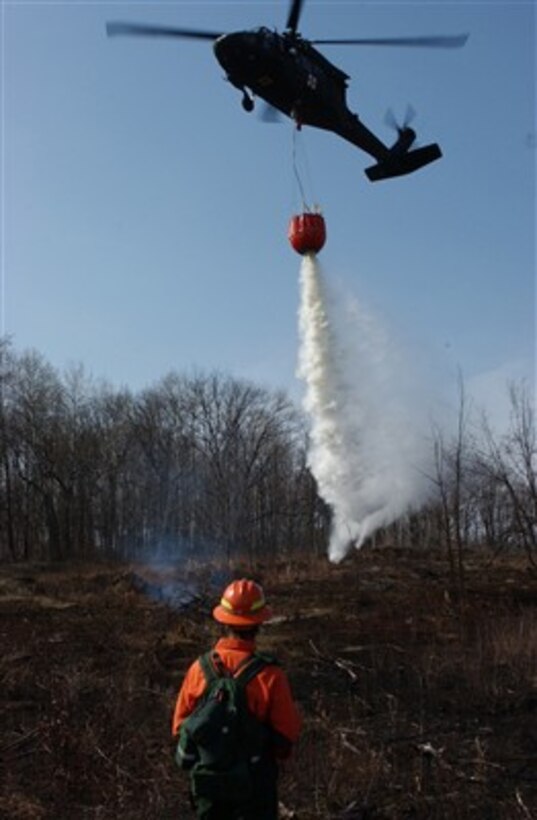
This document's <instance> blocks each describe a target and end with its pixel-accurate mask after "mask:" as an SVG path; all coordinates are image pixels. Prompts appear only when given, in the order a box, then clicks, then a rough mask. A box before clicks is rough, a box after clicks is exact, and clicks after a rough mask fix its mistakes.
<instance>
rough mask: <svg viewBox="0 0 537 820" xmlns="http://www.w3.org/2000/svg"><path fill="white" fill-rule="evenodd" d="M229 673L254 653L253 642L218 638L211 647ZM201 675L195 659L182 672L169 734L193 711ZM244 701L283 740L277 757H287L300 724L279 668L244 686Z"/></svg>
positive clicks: (267, 670) (200, 692) (202, 680)
mask: <svg viewBox="0 0 537 820" xmlns="http://www.w3.org/2000/svg"><path fill="white" fill-rule="evenodd" d="M214 648H215V650H216V652H218V654H219V655H220V657H221V658H222V661H223V663H224V665H225V666H226V668H227V669H229V670H230V672H233V671H234V670H235V669H236V668H237V667H238V665H239V664H240V663H241V661H243V660H244V659H245V658H247V657H248V656H249V655H251V654H252V652H255V643H254V641H245V640H242V639H240V638H221V639H220V640H219V641H218V642H217V644H216V646H215V647H214ZM205 686H206V683H205V676H204V674H203V671H202V669H201V666H200V662H199V660H196V661H194V663H193V664H192V665H191V667H190V669H189V670H188V672H187V673H186V677H185V679H184V681H183V685H182V686H181V689H180V691H179V695H178V697H177V703H176V704H175V711H174V714H173V721H172V733H173V735H174V736H176V735H177V734H178V732H179V728H180V726H181V724H182V722H183V721H184V720H185V718H187V717H188V716H189V715H190V714H191V713H192V712H193V711H194V708H195V706H196V704H197V702H198V700H199V699H200V698H201V696H202V695H203V693H204V691H205ZM246 698H247V700H248V707H249V709H250V711H251V712H252V713H253V714H254V715H255V716H256V717H257V719H258V720H259V721H261V723H264V724H266V725H268V726H270V727H271V729H273V730H275V731H276V732H277V733H278V734H279V735H281V736H282V737H283V739H284V740H285V741H287V744H288V749H287V750H284V749H282V750H281V751H280V753H278V752H276V753H277V754H278V757H285V756H287V754H286V752H287V751H290V745H291V744H293V743H296V741H297V740H298V736H299V734H300V728H301V725H302V721H301V718H300V715H299V713H298V710H297V708H296V706H295V703H294V701H293V697H292V695H291V689H290V686H289V681H288V680H287V676H286V675H285V672H283V670H282V669H280V667H279V666H274V665H268V666H265V667H264V668H263V669H262V670H261V671H260V672H259V673H258V674H257V675H256V676H255V678H253V680H251V681H249V682H248V684H247V685H246Z"/></svg>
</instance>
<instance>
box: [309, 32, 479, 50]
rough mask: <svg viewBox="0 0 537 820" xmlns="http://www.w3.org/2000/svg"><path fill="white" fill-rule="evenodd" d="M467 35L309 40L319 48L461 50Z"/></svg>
mask: <svg viewBox="0 0 537 820" xmlns="http://www.w3.org/2000/svg"><path fill="white" fill-rule="evenodd" d="M468 36H469V35H468V34H455V35H451V36H450V35H448V36H444V35H433V36H429V37H373V38H371V37H366V38H360V39H357V40H310V42H311V43H314V44H315V45H320V46H331V45H339V46H415V47H425V48H461V47H462V46H463V45H464V44H465V43H466V41H467V39H468Z"/></svg>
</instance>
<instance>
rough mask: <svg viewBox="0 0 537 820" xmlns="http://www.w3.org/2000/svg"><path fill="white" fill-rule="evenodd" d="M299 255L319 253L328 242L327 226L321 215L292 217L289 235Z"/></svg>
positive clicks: (306, 214) (307, 214)
mask: <svg viewBox="0 0 537 820" xmlns="http://www.w3.org/2000/svg"><path fill="white" fill-rule="evenodd" d="M287 235H288V237H289V242H290V243H291V246H292V247H293V248H294V250H295V251H296V252H297V253H301V254H304V253H319V251H320V250H321V248H322V247H323V245H324V243H325V242H326V225H325V223H324V219H323V217H322V216H321V214H318V213H315V214H313V213H303V214H297V216H293V217H291V221H290V222H289V230H288V233H287Z"/></svg>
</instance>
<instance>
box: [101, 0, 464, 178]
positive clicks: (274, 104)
mask: <svg viewBox="0 0 537 820" xmlns="http://www.w3.org/2000/svg"><path fill="white" fill-rule="evenodd" d="M302 7H303V0H291V3H290V8H289V13H288V17H287V23H286V27H285V30H284V31H283V32H282V33H278V32H277V31H274V30H271V29H269V28H267V27H265V26H262V27H261V28H258V29H254V30H249V31H236V32H232V33H229V34H226V33H223V32H218V31H206V30H203V29H202V30H199V29H192V28H173V27H166V26H155V25H144V24H139V23H126V22H110V23H108V24H107V27H106V29H107V34H108V35H109V36H116V35H137V36H148V37H176V38H189V39H198V40H208V41H212V43H213V50H214V54H215V57H216V59H217V60H218V62H219V63H220V65H221V66H222V68H223V69H224V71H225V72H226V78H227V80H229V82H230V83H231V84H232V85H233V86H234V87H235V88H237V89H238V90H239V91H240V92H241V94H242V106H243V108H244V109H245V111H248V112H250V111H252V110H253V109H254V97H259V98H261V99H262V100H264V101H265V103H267V104H268V106H270V108H271V109H276V110H277V111H279V112H281V113H283V114H285V115H286V116H288V117H290V118H291V119H292V120H294V122H295V124H296V126H297V128H299V129H300V128H301V127H302V126H303V125H308V126H313V127H315V128H321V129H324V130H326V131H331V132H333V133H334V134H337V135H338V136H340V137H342V138H343V139H344V140H347V141H348V142H350V143H352V144H353V145H355V146H357V147H358V148H360V149H361V150H362V151H365V152H366V153H368V154H370V155H371V156H372V157H373V158H374V159H375V161H376V162H375V164H374V165H371V166H370V167H369V168H366V169H365V173H366V175H367V177H368V179H369V180H370V181H372V182H375V181H377V180H382V179H389V178H391V177H397V176H402V175H404V174H410V173H412V172H413V171H416V170H418V169H419V168H422V167H423V166H425V165H428V164H429V163H431V162H434V161H435V160H437V159H440V157H441V156H442V152H441V150H440V146H439V145H437V144H436V143H432V144H430V145H425V146H422V147H419V148H416V147H414V148H413V147H412V146H413V145H414V143H415V140H416V132H415V130H414V129H413V128H411V127H410V124H409V119H410V118H409V117H407V119H406V121H405V122H403V124H401V125H399V124H397V122H395V120H394V118H393V117H392V124H393V125H394V126H395V128H396V131H397V139H396V141H395V142H394V143H393V145H391V146H387V145H385V144H384V143H383V142H382V141H381V140H380V139H379V138H378V137H377V136H375V134H373V132H372V131H370V130H369V129H368V128H367V127H366V126H365V125H364V124H363V123H362V122H361V120H360V119H359V117H358V115H357V114H355V113H353V112H352V111H350V109H349V108H348V107H347V102H346V91H347V86H348V81H349V79H350V78H349V76H348V75H347V74H345V72H343V71H342V70H341V69H340V68H338V67H337V66H335V65H334V64H333V63H331V62H330V61H329V60H328V59H327V58H326V57H325V56H324V55H323V54H321V52H320V51H318V50H317V49H316V48H314V44H315V45H362V46H363V45H367V46H369V45H376V46H410V47H431V48H460V47H461V46H463V45H464V44H465V43H466V40H467V39H468V35H467V34H461V35H451V36H449V35H448V36H445V35H435V36H419V37H395V38H393V37H390V38H386V37H385V38H360V39H336V40H334V39H322V40H306V39H304V38H303V37H302V35H301V34H300V33H299V32H298V23H299V20H300V15H301V12H302Z"/></svg>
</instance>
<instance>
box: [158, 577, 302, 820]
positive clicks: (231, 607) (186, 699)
mask: <svg viewBox="0 0 537 820" xmlns="http://www.w3.org/2000/svg"><path fill="white" fill-rule="evenodd" d="M213 617H214V619H215V620H216V621H217V622H218V623H220V624H222V626H223V627H224V633H225V634H224V637H221V638H220V639H219V640H218V641H217V643H216V644H215V646H214V649H213V652H212V656H211V657H212V658H213V659H215V658H216V663H217V665H219V666H220V667H221V668H222V672H223V674H225V675H233V674H234V673H236V674H238V672H237V670H238V669H239V667H240V668H241V669H242V668H244V666H245V664H247V663H248V660H249V659H250V658H251V657H252V656H254V653H256V639H257V635H258V632H259V629H260V627H261V624H263V623H264V622H266V621H267V620H269V619H270V618H271V617H272V613H271V610H270V608H269V607H268V606H267V603H266V601H265V595H264V592H263V589H262V587H261V586H260V585H259V584H257V583H256V582H255V581H252V580H249V579H247V578H242V579H240V580H236V581H233V582H232V583H231V584H229V586H228V587H227V588H226V589H225V590H224V593H223V595H222V598H221V601H220V603H219V604H218V606H216V607H215V608H214V610H213ZM214 653H216V655H215V654H214ZM261 657H263V658H264V660H265V664H264V665H263V664H260V665H261V669H260V670H259V671H258V672H257V674H255V676H254V677H253V678H252V679H251V680H248V682H247V683H246V687H245V693H246V701H247V707H248V710H249V711H250V712H251V713H252V714H253V715H254V716H255V717H256V718H257V720H258V721H259V722H260V723H261V724H262V725H264V727H266V729H267V731H266V732H264V738H265V740H264V742H263V752H262V754H261V755H260V759H259V761H258V762H256V764H255V766H252V767H251V774H252V782H253V790H252V794H251V797H250V798H249V799H248V800H246V801H244V800H242V799H241V800H240V801H239V802H235V803H233V802H229V801H228V800H225V801H220V802H214V801H213V800H208V799H207V798H199V797H196V796H195V795H194V794H193V792H192V795H191V796H192V799H193V803H194V806H195V808H196V813H197V817H198V818H201V819H202V820H277V817H278V792H277V778H278V763H279V762H280V761H283V760H285V759H287V758H288V757H289V756H290V755H291V752H292V748H293V745H294V744H295V743H296V741H297V740H298V737H299V734H300V729H301V717H300V714H299V712H298V709H297V707H296V705H295V702H294V700H293V696H292V693H291V688H290V685H289V681H288V678H287V676H286V674H285V672H284V671H283V669H282V668H281V667H280V666H279V665H277V663H276V662H275V660H274V659H273V658H269V657H267V656H261ZM206 688H207V681H206V674H205V673H204V671H203V665H202V658H198V659H197V660H196V661H194V663H192V664H191V666H190V668H189V669H188V671H187V673H186V676H185V678H184V681H183V683H182V686H181V688H180V690H179V694H178V696H177V701H176V704H175V709H174V713H173V720H172V734H173V737H174V738H175V739H179V738H180V730H181V726H182V725H183V723H184V722H185V720H186V719H187V718H188V717H189V716H191V715H192V714H193V712H194V710H195V709H196V707H197V706H198V704H200V703H202V702H203V695H204V693H205V690H206ZM178 753H179V754H183V755H185V752H184V750H183V751H182V752H181V742H179V745H178ZM184 768H187V767H186V766H185V767H184Z"/></svg>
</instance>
